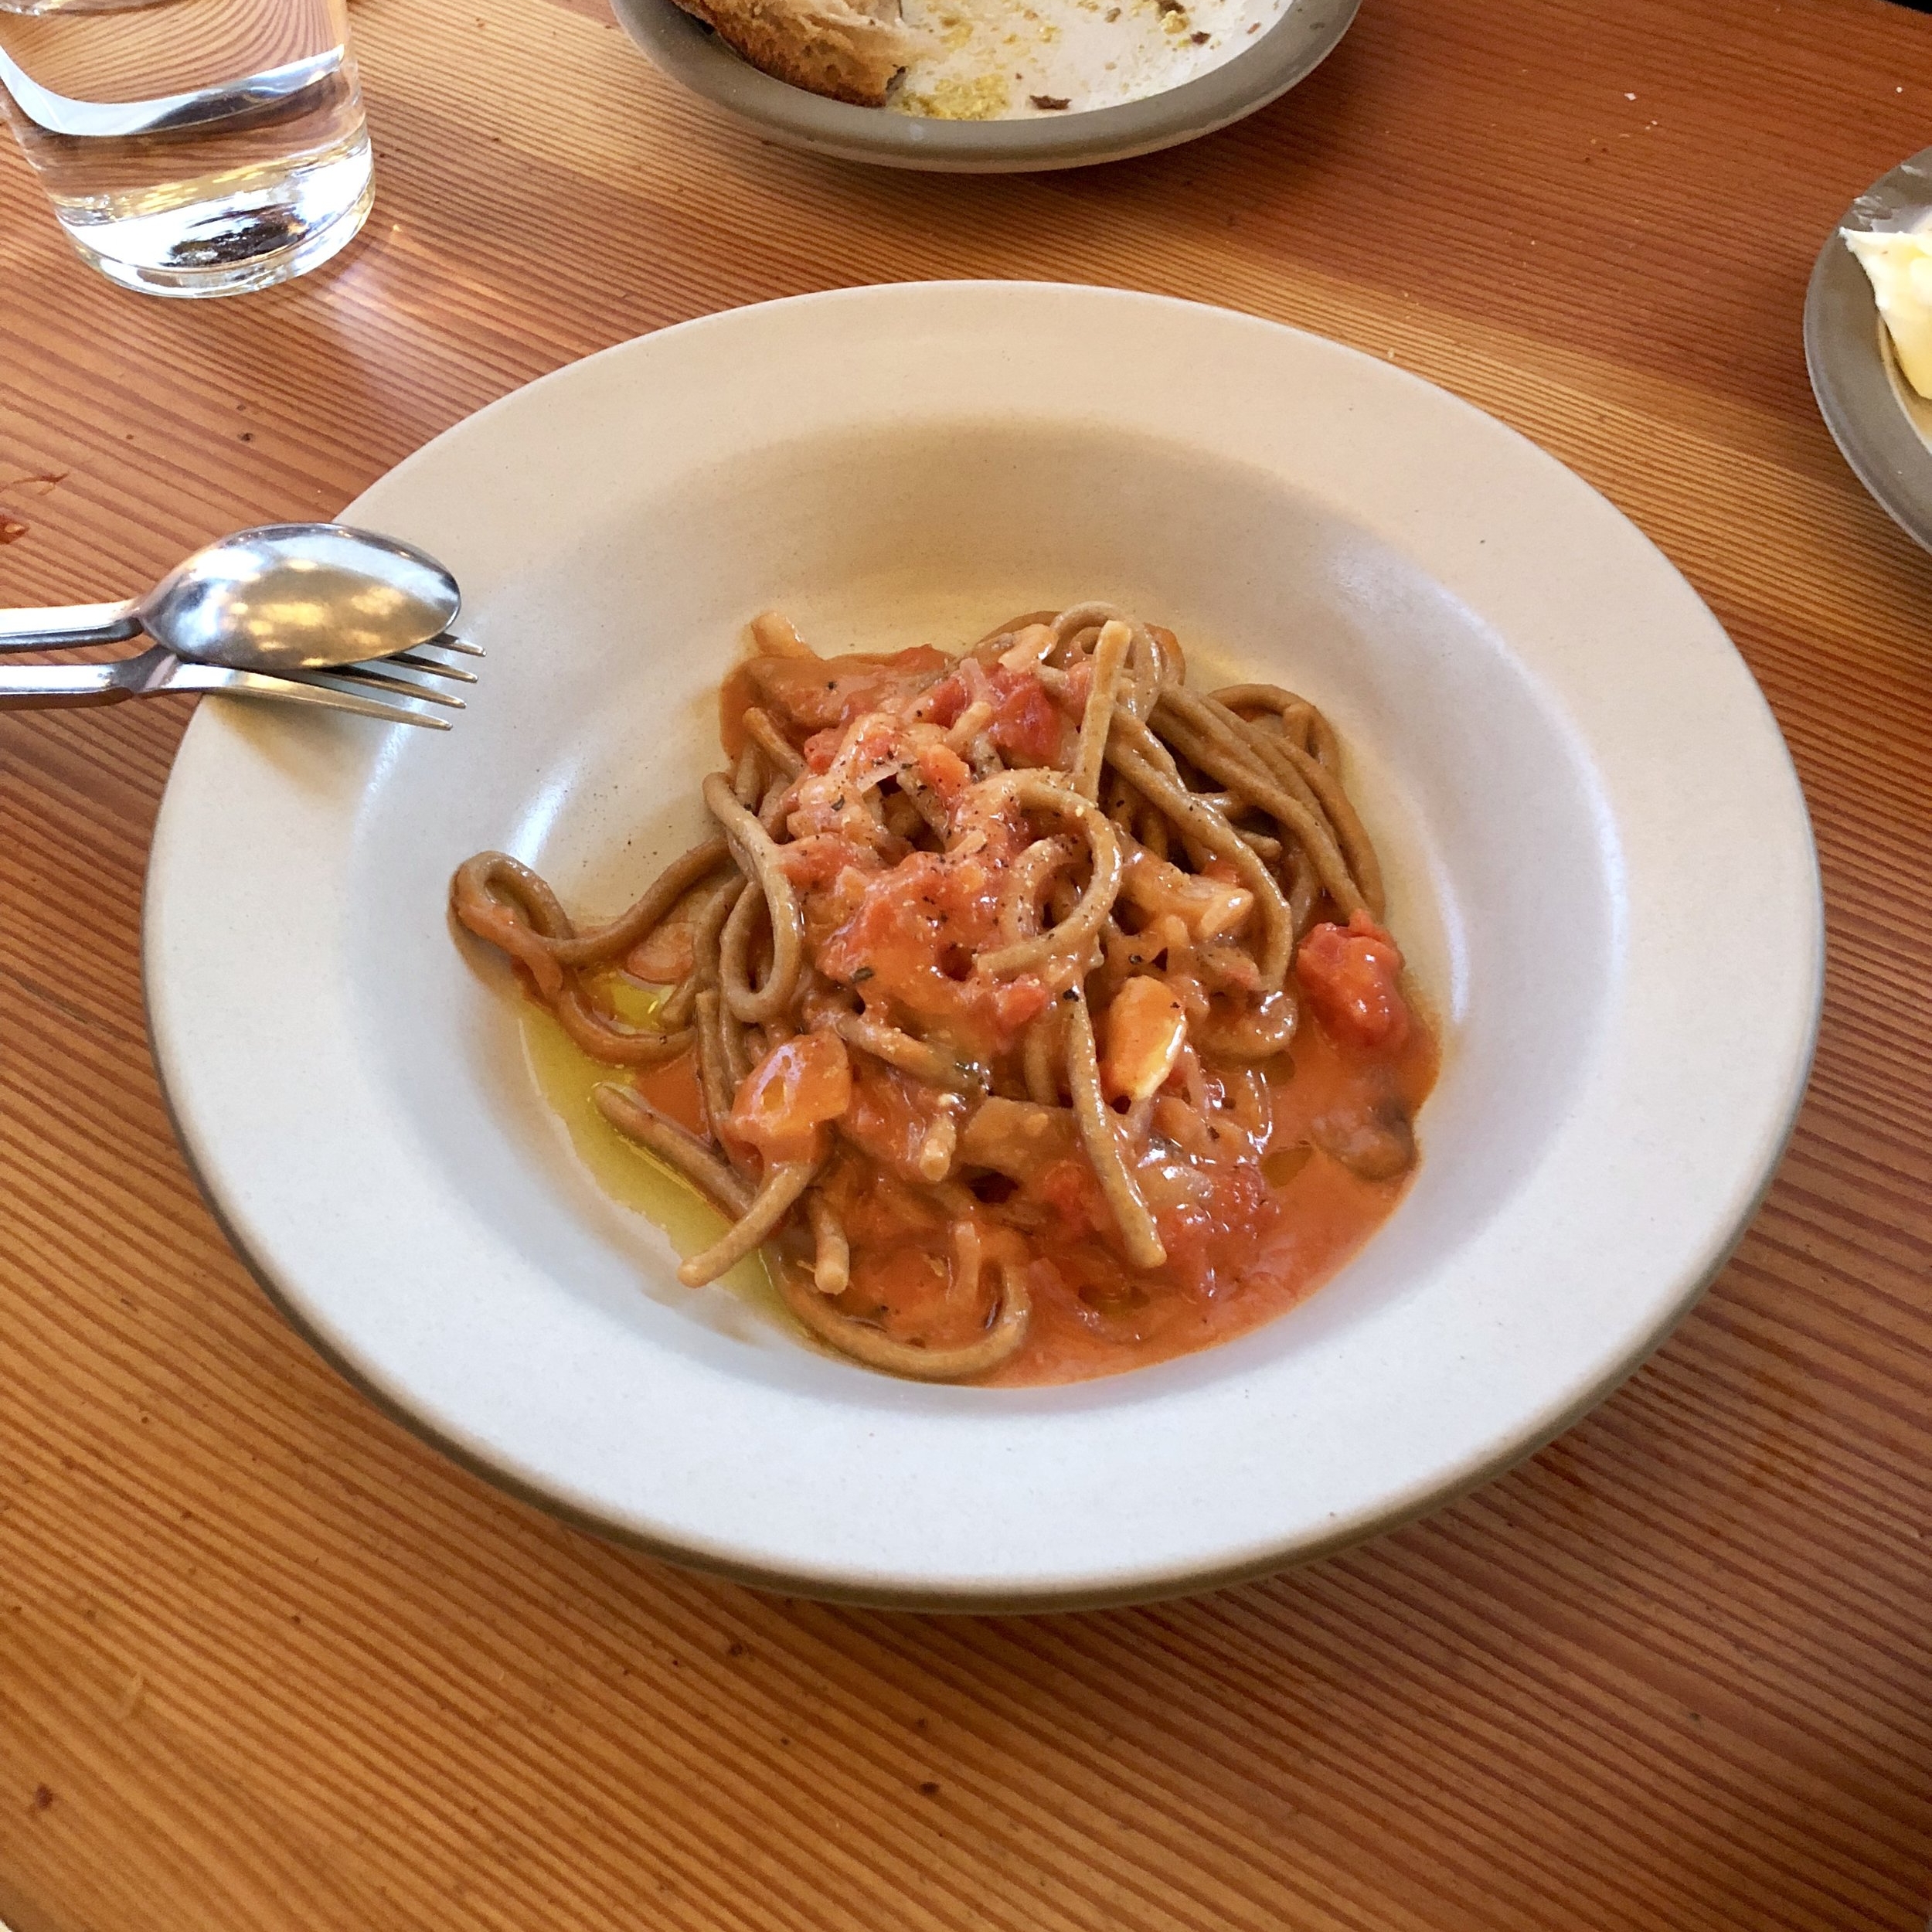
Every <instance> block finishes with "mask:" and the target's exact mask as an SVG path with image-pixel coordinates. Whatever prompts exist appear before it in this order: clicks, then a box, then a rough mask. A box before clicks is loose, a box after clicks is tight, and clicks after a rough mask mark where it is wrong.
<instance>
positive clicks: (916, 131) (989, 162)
mask: <svg viewBox="0 0 1932 1932" xmlns="http://www.w3.org/2000/svg"><path fill="white" fill-rule="evenodd" d="M1360 4H1361V0H1287V6H1286V8H1285V9H1284V12H1283V13H1282V15H1281V19H1278V20H1277V21H1276V22H1274V24H1273V25H1272V26H1270V27H1269V28H1268V29H1267V31H1266V32H1264V33H1261V34H1260V35H1258V36H1256V38H1255V39H1254V41H1253V44H1252V45H1251V46H1246V47H1243V49H1241V50H1240V53H1236V54H1234V55H1233V56H1230V58H1229V59H1227V60H1224V61H1223V62H1222V63H1221V64H1220V65H1219V66H1217V67H1213V68H1210V69H1209V71H1208V72H1207V73H1204V74H1199V75H1197V76H1196V77H1195V78H1194V79H1193V80H1186V81H1183V82H1182V83H1181V84H1180V85H1179V87H1168V88H1164V89H1162V91H1161V92H1159V93H1158V94H1149V95H1147V96H1146V97H1144V98H1142V99H1141V100H1129V101H1122V102H1120V103H1118V104H1116V105H1114V106H1112V107H1095V108H1090V109H1087V110H1086V111H1083V112H1080V113H1075V114H1066V115H1064V116H1054V117H1044V116H1043V117H1040V118H1039V119H1027V120H1019V121H934V120H928V119H926V118H924V117H920V116H917V115H911V114H893V113H891V112H889V111H887V110H886V109H883V108H879V107H857V106H855V105H854V104H852V103H851V102H849V101H844V100H827V99H825V97H823V96H821V95H818V94H811V93H808V91H807V90H805V89H804V88H802V87H793V86H791V84H790V83H788V82H786V81H783V80H777V79H776V78H775V77H774V76H772V75H770V74H768V73H764V72H762V71H761V70H760V69H758V68H757V67H754V66H752V65H751V63H750V62H749V61H747V60H741V59H740V57H739V56H738V55H736V53H733V52H732V50H731V49H730V48H729V47H728V46H726V45H725V43H723V41H722V40H721V39H719V37H718V36H716V34H715V33H713V32H711V31H710V29H708V28H707V27H706V26H704V25H703V24H702V22H699V21H698V20H696V19H693V18H692V15H689V14H688V13H686V12H684V11H683V9H682V8H680V7H679V6H677V5H675V0H611V11H612V12H614V14H615V15H617V20H618V22H619V24H620V25H621V26H622V27H623V29H624V32H626V33H627V34H628V35H629V36H630V37H631V39H632V40H633V41H634V42H635V43H637V45H638V46H639V47H640V48H641V49H643V50H644V52H645V53H646V54H647V55H648V56H650V58H651V60H653V61H655V63H657V64H658V66H660V67H662V69H663V70H665V73H668V74H669V75H671V76H672V78H673V79H675V80H678V81H679V82H680V83H682V85H683V86H685V87H687V88H689V90H691V91H692V92H693V93H694V94H700V95H702V97H704V98H705V99H706V100H709V101H711V102H713V103H714V104H716V106H718V107H723V108H724V109H725V110H726V111H727V112H729V113H730V114H735V115H736V116H738V117H740V119H742V120H744V121H749V122H750V123H751V124H753V125H754V126H756V127H757V128H761V129H763V130H764V131H765V132H767V134H772V135H774V136H775V137H776V138H777V139H779V140H781V141H784V142H785V143H787V145H791V146H793V147H798V148H807V149H809V150H811V151H814V152H815V153H819V154H824V155H833V156H835V157H837V158H839V159H842V160H846V161H859V162H873V163H876V164H878V165H883V166H886V167H894V168H916V169H924V170H929V171H934V172H948V173H961V174H973V173H981V174H1000V173H1019V172H1027V171H1030V170H1035V169H1049V168H1079V167H1086V166H1088V165H1093V164H1095V163H1098V162H1108V161H1124V160H1127V159H1129V158H1131V157H1133V156H1134V155H1145V154H1152V153H1154V152H1155V151H1158V150H1159V149H1161V148H1171V147H1173V146H1175V145H1177V144H1178V143H1179V142H1182V141H1192V140H1194V139H1196V138H1197V137H1199V136H1200V135H1202V134H1213V132H1215V131H1216V130H1217V129H1219V128H1225V127H1227V126H1229V125H1230V124H1232V123H1233V122H1234V121H1239V120H1241V119H1242V118H1243V117H1245V116H1247V115H1248V114H1253V113H1255V112H1256V111H1257V110H1259V109H1260V108H1262V107H1266V106H1267V104H1268V103H1269V102H1270V101H1271V100H1277V99H1279V97H1281V95H1283V94H1286V93H1287V90H1289V89H1290V88H1291V87H1294V86H1296V85H1297V84H1298V83H1299V82H1301V81H1302V80H1305V79H1306V78H1307V77H1308V76H1309V75H1310V74H1311V73H1313V72H1314V71H1315V69H1316V68H1317V67H1318V66H1320V65H1321V63H1322V62H1323V61H1324V60H1326V59H1327V58H1328V55H1329V54H1330V53H1332V52H1333V51H1334V49H1335V47H1336V46H1337V45H1338V43H1340V41H1341V39H1342V36H1344V35H1345V33H1346V32H1348V31H1349V27H1350V26H1352V24H1353V23H1354V20H1355V13H1356V10H1357V9H1358V8H1359V5H1360Z"/></svg>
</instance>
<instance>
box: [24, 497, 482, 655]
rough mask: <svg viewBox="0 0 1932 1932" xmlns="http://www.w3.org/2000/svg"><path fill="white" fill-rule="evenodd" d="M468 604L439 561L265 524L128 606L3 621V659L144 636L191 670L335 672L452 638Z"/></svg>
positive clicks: (396, 547)
mask: <svg viewBox="0 0 1932 1932" xmlns="http://www.w3.org/2000/svg"><path fill="white" fill-rule="evenodd" d="M461 604H462V597H461V593H460V592H459V591H458V590H457V587H456V580H455V579H454V577H451V575H450V573H449V572H448V571H447V570H444V567H443V566H442V565H441V564H440V563H437V560H435V558H434V557H433V556H428V555H427V554H426V553H423V551H421V550H419V549H417V548H416V547H415V546H414V545H413V544H409V543H403V542H401V541H400V539H397V538H395V537H391V536H377V535H376V532H373V531H372V530H359V529H355V528H353V527H352V526H350V525H349V524H346V523H268V524H264V525H262V526H260V527H259V528H258V529H252V530H240V531H237V532H236V534H235V535H234V536H229V537H223V539H222V540H221V541H220V542H219V543H211V544H209V546H207V548H206V549H202V550H198V551H196V553H195V554H194V555H193V556H191V557H190V558H189V560H187V562H186V563H182V564H180V565H179V566H177V567H176V568H175V569H174V570H171V571H169V572H168V574H167V576H165V577H163V578H162V580H161V581H160V583H158V584H156V585H155V587H154V588H153V589H152V590H149V591H148V592H147V593H146V594H145V595H143V596H141V597H135V598H133V599H131V600H130V601H128V603H125V604H70V605H67V606H66V607H63V608H61V609H59V610H49V611H0V651H43V650H46V649H49V648H53V647H55V646H63V645H90V644H112V643H114V642H116V641H118V640H120V639H121V638H131V637H134V636H136V635H138V634H139V633H141V632H142V631H145V632H146V633H147V634H148V636H149V637H151V638H153V639H154V641H155V643H157V644H158V645H161V646H162V648H164V649H165V650H167V651H171V652H172V654H173V655H175V657H177V658H182V659H184V660H185V661H186V662H189V663H190V664H200V665H212V666H215V667H216V668H219V669H222V670H226V671H254V672H270V673H274V674H280V675H287V674H289V673H290V672H297V671H328V670H334V669H336V668H338V667H340V666H342V665H357V664H365V663H367V662H369V661H370V660H371V659H373V658H396V657H399V656H400V655H403V653H405V652H406V651H413V650H415V649H416V648H417V647H418V646H419V645H426V644H440V645H446V646H447V647H449V648H451V649H454V650H457V651H468V649H469V648H470V647H468V645H464V644H463V643H462V642H461V641H460V640H459V639H457V638H452V637H451V636H450V635H449V634H448V631H449V627H450V626H451V624H453V623H454V621H456V614H457V611H458V609H459V608H460V607H461Z"/></svg>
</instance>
